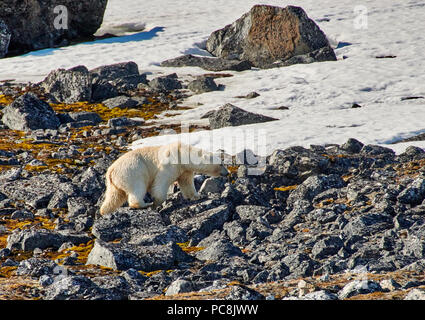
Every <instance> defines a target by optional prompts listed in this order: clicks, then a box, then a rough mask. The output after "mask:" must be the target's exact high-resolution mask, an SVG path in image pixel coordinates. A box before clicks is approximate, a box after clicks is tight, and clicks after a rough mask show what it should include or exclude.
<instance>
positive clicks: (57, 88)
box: [41, 66, 92, 103]
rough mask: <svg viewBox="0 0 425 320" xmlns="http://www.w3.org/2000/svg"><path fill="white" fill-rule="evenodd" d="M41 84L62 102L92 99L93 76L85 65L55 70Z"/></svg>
mask: <svg viewBox="0 0 425 320" xmlns="http://www.w3.org/2000/svg"><path fill="white" fill-rule="evenodd" d="M41 86H42V87H43V88H44V90H45V91H46V92H48V93H50V95H51V96H52V97H53V98H55V99H56V100H57V101H60V102H65V103H74V102H78V101H90V100H91V95H92V86H91V76H90V73H89V71H88V69H87V68H86V67H85V66H77V67H73V68H71V69H68V70H65V69H57V70H54V71H52V72H50V73H49V74H48V76H47V77H46V78H45V79H44V80H43V81H42V82H41Z"/></svg>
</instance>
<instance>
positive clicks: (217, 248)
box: [196, 239, 243, 261]
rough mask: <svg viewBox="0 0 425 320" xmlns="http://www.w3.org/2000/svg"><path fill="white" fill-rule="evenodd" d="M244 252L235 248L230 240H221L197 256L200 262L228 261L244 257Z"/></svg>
mask: <svg viewBox="0 0 425 320" xmlns="http://www.w3.org/2000/svg"><path fill="white" fill-rule="evenodd" d="M242 255H243V253H242V251H241V250H240V249H239V248H238V247H236V246H234V245H233V244H232V243H231V242H230V241H228V240H223V239H222V240H219V241H217V242H215V243H213V244H212V245H211V246H209V247H207V248H205V249H204V250H201V251H199V252H198V253H197V254H196V258H197V259H199V260H203V261H205V260H212V261H218V260H221V259H228V258H231V257H233V256H242Z"/></svg>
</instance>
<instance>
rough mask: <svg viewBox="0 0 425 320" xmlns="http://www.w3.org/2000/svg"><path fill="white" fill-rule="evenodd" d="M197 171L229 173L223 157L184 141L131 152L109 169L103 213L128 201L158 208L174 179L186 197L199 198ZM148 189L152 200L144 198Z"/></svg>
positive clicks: (218, 174) (113, 209)
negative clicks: (148, 200)
mask: <svg viewBox="0 0 425 320" xmlns="http://www.w3.org/2000/svg"><path fill="white" fill-rule="evenodd" d="M195 172H196V173H203V174H206V175H210V176H220V175H221V176H227V175H228V174H229V172H228V171H227V169H226V168H225V167H224V166H223V164H222V162H221V159H220V157H218V156H217V155H215V154H213V153H210V152H206V151H203V150H202V149H198V148H195V147H192V146H190V145H186V144H183V143H181V142H176V143H172V144H169V145H164V146H150V147H143V148H140V149H135V150H132V151H129V152H127V153H125V154H124V155H122V156H121V157H119V158H118V159H117V160H115V162H114V163H112V165H111V166H110V167H109V168H108V170H107V172H106V192H105V200H104V201H103V203H102V206H101V208H100V213H101V214H107V213H110V212H113V211H115V210H116V209H117V208H119V207H120V206H122V205H123V203H124V202H125V201H126V200H127V201H128V204H129V206H130V207H131V208H146V207H148V206H151V205H153V206H154V207H157V206H159V205H160V204H161V203H163V202H164V201H165V199H166V197H167V191H168V188H169V187H170V185H171V184H173V183H174V182H175V181H177V182H178V184H179V186H180V190H181V192H182V194H183V197H184V198H186V199H190V200H195V199H198V198H199V194H198V193H197V192H196V189H195V184H194V180H193V175H194V173H195ZM146 192H149V193H150V195H151V196H152V197H153V199H154V202H153V203H146V202H145V201H144V197H145V195H146Z"/></svg>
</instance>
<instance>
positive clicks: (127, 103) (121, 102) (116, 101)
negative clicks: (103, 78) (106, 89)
mask: <svg viewBox="0 0 425 320" xmlns="http://www.w3.org/2000/svg"><path fill="white" fill-rule="evenodd" d="M102 103H103V104H104V105H105V106H106V107H108V108H109V109H112V108H120V109H125V108H130V109H131V108H134V107H135V106H137V105H138V102H137V101H136V100H133V99H131V98H129V97H126V96H118V97H114V98H109V99H107V100H104V101H102Z"/></svg>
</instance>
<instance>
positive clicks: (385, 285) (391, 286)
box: [379, 279, 401, 291]
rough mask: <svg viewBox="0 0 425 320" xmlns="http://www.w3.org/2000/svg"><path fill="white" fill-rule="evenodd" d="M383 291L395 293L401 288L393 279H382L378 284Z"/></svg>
mask: <svg viewBox="0 0 425 320" xmlns="http://www.w3.org/2000/svg"><path fill="white" fill-rule="evenodd" d="M379 285H380V286H381V288H382V289H383V290H389V291H395V290H398V289H400V288H401V285H400V284H399V283H398V282H397V281H395V280H394V279H384V280H381V281H380V282H379Z"/></svg>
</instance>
